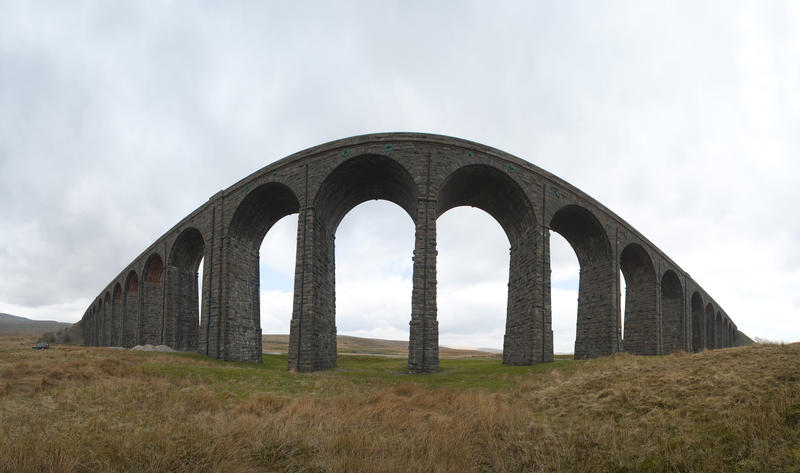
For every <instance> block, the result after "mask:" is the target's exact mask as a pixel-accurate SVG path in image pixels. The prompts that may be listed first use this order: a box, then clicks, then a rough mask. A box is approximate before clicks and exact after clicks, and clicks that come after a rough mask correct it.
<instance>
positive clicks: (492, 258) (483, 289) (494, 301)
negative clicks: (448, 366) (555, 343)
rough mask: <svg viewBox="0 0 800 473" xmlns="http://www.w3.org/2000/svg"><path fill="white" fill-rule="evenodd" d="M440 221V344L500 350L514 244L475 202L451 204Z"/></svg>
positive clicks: (437, 270)
mask: <svg viewBox="0 0 800 473" xmlns="http://www.w3.org/2000/svg"><path fill="white" fill-rule="evenodd" d="M436 227H437V228H436V236H437V240H438V241H437V243H436V247H437V251H438V254H437V257H436V279H437V288H436V300H437V320H438V321H439V326H440V327H441V331H440V333H439V344H440V345H442V346H448V347H471V348H489V349H492V350H496V352H497V353H500V352H501V351H502V349H503V335H504V329H505V325H506V307H507V305H508V268H509V247H510V243H509V242H508V238H507V237H506V234H505V232H504V231H503V228H502V227H501V226H500V224H499V223H497V221H496V220H495V219H494V218H493V217H492V216H491V215H489V214H487V213H486V212H484V211H482V210H480V209H477V208H473V207H456V208H454V209H451V210H448V211H447V212H445V213H444V215H441V216H439V218H438V220H437V221H436ZM571 350H572V348H571V347H570V351H571Z"/></svg>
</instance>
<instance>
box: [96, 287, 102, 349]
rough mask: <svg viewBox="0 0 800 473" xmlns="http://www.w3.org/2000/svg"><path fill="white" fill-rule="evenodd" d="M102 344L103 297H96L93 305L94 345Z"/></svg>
mask: <svg viewBox="0 0 800 473" xmlns="http://www.w3.org/2000/svg"><path fill="white" fill-rule="evenodd" d="M102 345H103V298H102V297H98V298H97V301H96V302H95V305H94V346H96V347H99V346H102Z"/></svg>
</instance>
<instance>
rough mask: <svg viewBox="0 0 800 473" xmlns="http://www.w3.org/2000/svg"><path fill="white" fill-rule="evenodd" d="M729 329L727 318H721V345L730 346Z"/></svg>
mask: <svg viewBox="0 0 800 473" xmlns="http://www.w3.org/2000/svg"><path fill="white" fill-rule="evenodd" d="M729 339H730V329H729V328H728V318H727V317H723V318H722V346H724V347H729V346H730V340H729Z"/></svg>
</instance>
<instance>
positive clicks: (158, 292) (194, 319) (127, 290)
mask: <svg viewBox="0 0 800 473" xmlns="http://www.w3.org/2000/svg"><path fill="white" fill-rule="evenodd" d="M204 248H205V244H204V241H203V237H202V235H201V233H200V231H199V230H197V229H195V228H190V229H188V230H186V231H184V232H183V233H181V235H180V237H179V238H178V239H177V241H176V242H175V244H174V245H173V248H172V251H171V252H170V264H169V265H167V266H165V265H164V260H163V259H162V257H161V255H160V254H158V253H153V254H151V255H150V256H149V257H148V258H147V260H146V263H145V265H144V268H143V271H142V273H143V274H144V279H143V280H142V281H141V284H140V280H139V275H138V274H137V272H136V270H133V269H132V270H130V271H129V272H128V273H127V275H126V276H125V280H124V283H119V282H118V283H116V284H115V285H114V286H113V289H112V291H111V293H106V294H105V296H104V297H100V298H98V299H97V300H96V301H95V303H94V304H93V305H92V307H90V308H89V310H88V311H87V313H86V314H85V315H84V320H85V321H87V323H86V324H85V327H84V336H85V340H87V342H88V344H90V345H95V346H122V347H128V348H130V347H133V346H134V345H142V344H151V345H162V344H163V345H168V346H170V347H172V348H174V349H177V350H184V351H186V350H197V349H198V331H199V327H198V304H199V287H198V281H197V274H198V271H199V268H200V263H201V261H202V259H203V252H204ZM167 285H169V286H170V289H169V291H168V290H167V287H166V286H167ZM167 294H169V297H167Z"/></svg>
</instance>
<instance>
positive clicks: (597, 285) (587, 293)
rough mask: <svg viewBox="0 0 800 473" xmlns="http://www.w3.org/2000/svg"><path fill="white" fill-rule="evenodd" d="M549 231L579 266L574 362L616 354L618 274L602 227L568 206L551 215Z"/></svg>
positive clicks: (586, 213)
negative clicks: (563, 241)
mask: <svg viewBox="0 0 800 473" xmlns="http://www.w3.org/2000/svg"><path fill="white" fill-rule="evenodd" d="M550 228H551V229H552V230H553V231H555V232H557V233H559V234H560V235H561V236H563V237H564V239H566V240H567V242H568V243H569V244H570V246H572V249H573V251H575V255H576V256H577V257H578V264H579V265H580V279H579V282H578V316H577V328H576V333H575V359H577V360H580V359H586V358H595V357H598V356H607V355H611V354H613V353H616V352H618V351H619V350H620V333H619V330H620V320H619V305H618V298H617V290H618V289H617V284H618V282H617V277H618V275H617V274H615V273H616V271H617V270H616V267H615V264H614V257H613V252H612V250H611V243H610V241H609V239H608V235H607V233H606V231H605V229H604V228H603V225H602V224H601V223H600V221H599V220H598V219H597V217H595V216H594V214H592V213H591V212H590V211H589V210H587V209H585V208H584V207H581V206H579V205H574V204H569V205H565V206H564V207H562V208H560V209H559V210H558V211H557V212H556V213H555V214H554V215H553V217H552V219H551V220H550ZM626 324H627V320H626ZM626 329H627V325H626Z"/></svg>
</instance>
